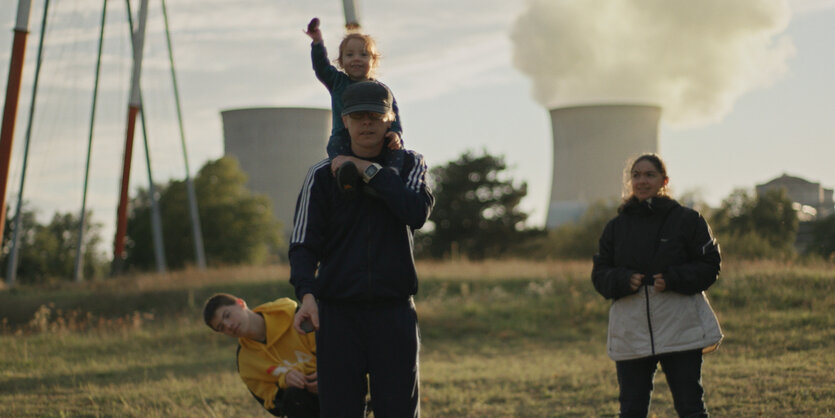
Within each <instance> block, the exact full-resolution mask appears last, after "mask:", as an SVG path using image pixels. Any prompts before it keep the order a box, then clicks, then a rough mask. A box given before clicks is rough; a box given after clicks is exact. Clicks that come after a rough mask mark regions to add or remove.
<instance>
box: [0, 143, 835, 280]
mask: <svg viewBox="0 0 835 418" xmlns="http://www.w3.org/2000/svg"><path fill="white" fill-rule="evenodd" d="M509 171H510V170H509V168H508V166H507V164H506V163H505V161H504V158H503V157H501V156H495V155H490V154H489V153H487V152H486V151H482V152H481V153H480V154H476V153H474V152H471V151H467V152H465V153H464V154H462V155H461V156H460V157H459V158H458V159H456V160H454V161H450V162H448V163H446V164H444V165H440V166H436V167H434V168H432V169H431V170H430V173H429V184H430V186H431V187H432V190H433V193H434V194H435V198H436V203H435V208H434V210H433V212H432V214H431V216H430V222H429V224H428V225H427V226H426V227H425V228H423V229H422V230H419V231H417V232H416V234H415V252H416V257H419V258H436V259H442V258H467V259H473V260H479V259H486V258H502V257H520V258H551V259H579V260H589V259H591V257H592V255H593V254H594V253H595V251H596V250H597V240H598V238H599V237H600V233H601V231H602V230H603V227H604V226H605V224H606V222H608V221H609V219H611V218H612V217H614V216H615V214H616V210H617V206H618V205H619V203H620V202H619V201H609V202H596V203H594V204H592V205H591V206H590V207H589V208H588V209H587V211H586V212H585V214H584V215H583V216H582V218H581V219H580V220H579V221H577V222H575V223H570V224H564V225H561V226H559V227H557V228H554V229H551V230H546V229H544V228H535V227H528V226H527V220H528V214H527V213H525V212H524V211H522V210H521V209H520V207H519V205H520V203H521V201H522V199H523V198H524V197H525V196H526V195H527V184H526V183H525V182H517V181H515V180H514V179H513V178H512V176H511V175H510V174H509ZM246 181H247V177H246V175H245V174H244V172H243V171H242V170H241V169H240V167H239V166H238V163H237V161H236V160H235V159H234V158H230V157H223V158H220V159H217V160H213V161H209V162H208V163H206V164H205V165H204V166H203V167H202V168H201V169H200V171H199V172H198V174H197V175H196V176H195V178H194V186H195V192H196V195H197V201H198V202H199V204H198V210H199V216H200V221H201V228H202V235H203V238H204V247H205V253H206V258H207V261H208V263H209V265H210V266H222V265H243V264H246V265H252V264H265V263H278V262H283V261H285V260H286V257H287V254H286V253H287V243H286V240H285V238H284V237H283V236H282V232H281V231H282V225H281V224H280V222H278V221H277V220H275V218H274V217H273V215H272V208H271V203H270V201H269V199H268V198H267V197H266V196H264V195H261V194H257V193H253V192H252V191H250V190H248V189H247V188H246ZM155 189H156V192H157V193H158V194H159V196H158V197H159V206H160V212H161V220H162V231H163V243H164V244H163V246H164V254H165V259H166V262H167V265H168V267H169V268H171V269H180V268H185V267H187V266H189V265H193V264H194V263H195V254H194V244H193V241H192V233H191V222H190V217H189V211H188V199H187V193H186V184H185V182H184V181H179V180H172V181H170V182H169V183H168V184H166V185H159V186H156V187H155ZM293 198H294V197H293ZM679 200H681V201H684V202H685V203H688V198H687V197H686V196H685V197H681V198H680V199H679ZM690 206H697V209H698V210H699V211H700V212H702V214H703V215H704V216H705V217H706V218H707V219H708V221H709V223H710V225H711V226H712V227H713V230H714V233H715V235H716V236H717V239H718V240H719V243H720V245H721V247H722V252H723V253H724V254H725V255H730V256H732V257H737V258H772V259H794V258H797V257H799V256H804V257H809V256H815V257H821V258H824V259H833V258H835V215H831V216H829V217H827V218H823V219H819V220H817V221H815V223H814V224H813V225H812V228H811V231H812V234H811V238H810V239H809V240H808V245H807V246H806V248H805V249H804V251H803V252H802V254H798V251H797V249H796V248H795V240H796V236H797V232H798V225H799V223H798V217H797V213H796V211H795V209H794V208H793V207H792V202H791V200H790V199H789V198H788V197H787V196H786V194H785V191H784V190H775V191H770V192H767V193H765V194H762V195H752V194H751V193H749V192H748V191H746V190H735V191H734V192H733V193H731V194H730V195H729V196H728V197H727V198H725V199H724V200H723V201H722V203H721V204H720V206H719V207H718V208H715V209H711V208H709V207H707V206H706V205H703V204H698V203H696V204H693V203H692V202H690ZM21 216H22V217H21V223H20V227H21V234H20V237H21V238H20V243H19V245H20V247H19V248H20V251H19V258H18V270H17V277H18V281H19V282H21V283H42V282H46V281H49V280H55V279H56V278H57V279H69V278H71V277H72V275H73V271H74V263H75V254H76V251H77V248H76V247H77V246H78V226H79V219H78V216H77V215H74V214H70V213H64V214H62V213H56V214H55V215H54V216H53V217H52V219H51V220H50V221H49V222H48V223H47V224H40V223H38V222H37V220H36V212H35V211H34V210H32V209H30V208H28V207H26V206H25V205H24V208H23V210H22V211H21ZM91 216H92V214H88V215H87V216H86V218H87V219H92V218H91ZM150 219H151V199H150V195H149V193H148V190H147V189H139V190H137V192H136V193H135V194H134V196H133V198H132V199H131V201H130V205H129V217H128V228H127V242H126V252H127V258H126V260H125V268H126V269H127V270H128V271H136V272H142V271H152V270H154V269H155V266H156V264H155V259H154V251H153V240H152V236H151V233H152V232H151V220H150ZM4 227H5V228H6V229H5V234H4V235H3V243H2V268H3V274H4V275H5V272H6V269H7V266H8V262H9V260H8V259H9V254H10V249H11V239H12V236H13V231H12V227H13V219H12V218H11V217H7V219H6V225H5V226H4ZM100 234H101V225H100V224H96V223H88V224H87V225H85V232H84V242H83V243H82V253H83V257H84V258H83V261H84V262H83V266H84V270H83V276H84V277H85V278H93V277H103V276H106V275H107V273H108V271H109V262H110V260H109V256H107V255H106V254H105V253H104V252H102V249H101V243H102V242H103V240H102V238H101V235H100Z"/></svg>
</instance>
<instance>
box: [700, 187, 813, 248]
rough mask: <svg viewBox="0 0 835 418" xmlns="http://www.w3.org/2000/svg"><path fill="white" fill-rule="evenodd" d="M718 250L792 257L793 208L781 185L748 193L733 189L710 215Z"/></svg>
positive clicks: (793, 239) (793, 238)
mask: <svg viewBox="0 0 835 418" xmlns="http://www.w3.org/2000/svg"><path fill="white" fill-rule="evenodd" d="M711 225H713V228H714V229H715V230H716V234H717V236H718V237H719V242H720V244H721V245H722V250H723V251H725V252H727V253H729V254H733V255H736V256H740V257H744V258H770V257H792V256H794V255H795V251H794V243H795V239H796V237H797V228H798V219H797V211H795V209H794V208H793V207H792V201H791V200H790V199H789V198H788V196H786V191H785V190H783V189H778V190H769V191H767V192H766V193H765V194H762V195H757V196H751V195H749V194H748V192H746V191H745V190H741V189H738V190H735V191H734V192H733V193H731V195H730V196H728V197H727V198H726V199H725V200H724V201H722V204H721V206H720V207H719V209H717V210H716V211H715V212H714V214H713V217H712V218H711Z"/></svg>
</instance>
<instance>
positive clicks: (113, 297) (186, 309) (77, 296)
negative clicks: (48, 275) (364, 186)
mask: <svg viewBox="0 0 835 418" xmlns="http://www.w3.org/2000/svg"><path fill="white" fill-rule="evenodd" d="M218 292H225V293H232V294H235V295H237V296H240V297H242V298H244V299H245V300H247V302H248V303H249V304H250V305H251V306H256V305H259V304H261V303H264V302H268V301H270V300H274V299H277V298H279V297H282V296H287V297H294V293H293V288H292V286H290V284H289V283H288V282H287V281H286V280H281V281H279V280H276V281H275V282H258V283H233V284H230V285H228V286H227V285H218V284H212V285H207V286H194V287H191V288H185V289H172V290H149V291H131V292H127V291H120V290H112V289H108V290H86V291H82V290H58V291H52V292H43V291H39V290H37V289H27V290H26V291H21V292H3V293H0V318H2V319H3V320H5V321H6V327H8V328H10V329H12V330H14V329H17V328H20V327H22V326H24V325H26V324H27V323H29V321H31V320H32V319H33V317H34V316H35V313H36V312H37V311H38V309H39V308H40V307H41V306H47V307H49V308H50V310H51V311H52V312H53V313H55V314H56V315H57V312H62V313H64V314H67V313H70V312H79V311H80V312H84V313H90V314H92V315H93V316H94V317H96V318H120V317H124V316H127V315H131V314H133V313H134V312H141V313H150V314H153V315H154V317H155V318H158V319H164V318H173V317H177V316H182V315H192V316H196V317H200V316H201V315H202V310H203V303H204V302H205V301H206V299H208V298H209V297H211V296H212V295H213V294H215V293H218Z"/></svg>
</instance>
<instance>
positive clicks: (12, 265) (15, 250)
mask: <svg viewBox="0 0 835 418" xmlns="http://www.w3.org/2000/svg"><path fill="white" fill-rule="evenodd" d="M48 11H49V0H44V7H43V19H42V20H41V38H40V39H39V40H38V57H37V62H36V64H35V80H34V82H33V83H32V101H31V103H29V121H28V122H27V124H26V136H25V138H24V141H23V142H24V146H23V168H22V169H21V173H20V190H19V192H18V197H17V208H16V211H15V220H14V232H13V235H12V248H11V253H10V254H9V263H8V265H7V272H6V282H7V284H8V285H9V287H11V286H12V285H14V283H15V280H16V279H17V261H18V257H19V254H20V228H21V218H22V217H23V216H22V213H21V210H22V208H23V189H24V186H25V184H26V167H27V165H28V162H29V143H30V142H31V138H32V122H33V121H34V119H35V98H36V97H37V93H38V82H39V80H40V75H41V63H42V61H43V44H44V37H45V34H46V16H47V12H48Z"/></svg>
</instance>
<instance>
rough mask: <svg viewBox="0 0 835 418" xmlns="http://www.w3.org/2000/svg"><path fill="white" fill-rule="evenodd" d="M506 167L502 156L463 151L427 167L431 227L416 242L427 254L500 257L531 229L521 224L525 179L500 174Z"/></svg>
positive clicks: (525, 215) (529, 233) (523, 220)
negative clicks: (515, 180) (519, 180)
mask: <svg viewBox="0 0 835 418" xmlns="http://www.w3.org/2000/svg"><path fill="white" fill-rule="evenodd" d="M506 169H507V165H506V164H505V162H504V158H502V157H496V156H492V155H489V154H487V152H486V151H485V152H484V153H483V154H482V155H473V154H472V153H471V152H469V151H468V152H466V153H464V154H463V155H461V157H459V158H458V160H456V161H452V162H449V163H448V164H446V165H444V166H439V167H435V168H433V169H432V170H431V177H430V178H431V184H432V187H433V191H434V193H435V208H434V209H433V210H432V215H431V216H430V218H429V219H430V221H432V223H433V224H434V229H433V230H432V231H431V232H429V233H427V234H426V235H425V236H424V238H425V240H424V241H423V242H422V243H421V247H422V249H423V250H424V251H425V252H426V253H428V255H430V256H432V257H443V256H446V255H450V254H452V255H463V256H467V257H470V258H473V259H481V258H486V257H499V256H502V255H506V254H507V253H508V252H509V251H510V250H511V249H512V248H513V246H514V245H516V244H518V243H519V242H520V240H523V239H524V238H526V237H528V236H530V235H531V234H533V233H534V232H533V231H531V230H526V229H525V227H524V222H525V220H526V219H527V218H528V215H527V214H525V213H524V212H522V211H521V210H520V209H519V207H518V206H519V203H520V201H521V200H522V198H523V197H525V195H526V194H527V190H528V187H527V184H526V183H524V182H523V183H521V184H518V185H516V184H514V183H513V180H512V179H509V178H506V176H504V175H503V174H504V171H505V170H506ZM456 253H457V254H456Z"/></svg>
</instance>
